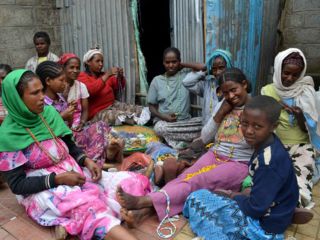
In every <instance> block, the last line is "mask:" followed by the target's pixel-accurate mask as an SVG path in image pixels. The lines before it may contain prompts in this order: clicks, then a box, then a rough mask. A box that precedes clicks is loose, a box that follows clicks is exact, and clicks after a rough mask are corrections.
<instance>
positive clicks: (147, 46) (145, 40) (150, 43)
mask: <svg viewBox="0 0 320 240" xmlns="http://www.w3.org/2000/svg"><path fill="white" fill-rule="evenodd" d="M139 27H140V29H139V31H140V44H141V50H142V52H143V55H144V57H145V61H146V65H147V70H148V72H147V81H148V83H149V84H150V82H151V81H152V79H153V78H154V77H155V76H157V75H159V74H162V73H164V71H165V70H164V67H163V65H162V54H163V51H164V50H165V49H166V48H167V47H170V45H171V40H170V9H169V0H160V1H150V0H140V1H139Z"/></svg>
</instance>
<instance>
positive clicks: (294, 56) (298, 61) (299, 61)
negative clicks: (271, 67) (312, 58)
mask: <svg viewBox="0 0 320 240" xmlns="http://www.w3.org/2000/svg"><path fill="white" fill-rule="evenodd" d="M287 64H292V65H295V66H298V67H301V68H304V62H303V58H302V57H301V56H300V54H299V53H298V52H293V53H290V54H289V55H288V56H286V58H285V59H284V60H283V62H282V66H284V65H287Z"/></svg>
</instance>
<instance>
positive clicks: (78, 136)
mask: <svg viewBox="0 0 320 240" xmlns="http://www.w3.org/2000/svg"><path fill="white" fill-rule="evenodd" d="M81 84H82V85H80V82H78V81H75V83H74V85H73V86H72V87H71V88H70V91H69V95H70V98H69V96H68V102H71V101H73V100H76V102H77V109H76V110H75V112H74V115H73V121H72V125H70V126H69V127H73V128H74V127H77V126H78V125H79V124H80V118H81V111H82V106H81V99H82V98H87V97H88V91H87V90H86V88H85V87H86V86H85V85H84V84H83V83H81ZM58 97H59V98H58V100H57V101H53V100H52V99H50V98H49V97H48V96H45V99H44V102H45V104H46V105H50V106H53V107H54V108H55V109H56V110H57V111H58V112H59V113H61V112H63V111H64V110H66V109H67V108H68V102H67V101H66V100H65V98H64V97H63V96H62V94H59V93H58ZM66 124H67V125H68V122H66ZM109 131H110V128H109V126H108V125H107V124H106V123H105V122H102V121H99V122H96V123H91V124H87V125H86V126H84V128H83V129H82V130H81V131H79V132H76V131H73V136H74V140H75V142H76V143H77V145H78V146H79V147H80V148H81V149H82V150H83V151H84V152H85V153H86V155H87V156H88V157H89V158H90V159H93V160H95V161H96V163H97V164H98V165H99V166H100V167H102V165H103V163H104V162H105V160H106V158H107V146H108V134H109Z"/></svg>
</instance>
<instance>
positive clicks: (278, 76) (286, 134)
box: [261, 48, 320, 208]
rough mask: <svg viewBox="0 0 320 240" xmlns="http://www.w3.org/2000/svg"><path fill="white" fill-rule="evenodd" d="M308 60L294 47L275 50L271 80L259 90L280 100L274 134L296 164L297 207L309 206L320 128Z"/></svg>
mask: <svg viewBox="0 0 320 240" xmlns="http://www.w3.org/2000/svg"><path fill="white" fill-rule="evenodd" d="M306 69H307V62H306V59H305V56H304V54H303V53H302V52H301V50H299V49H297V48H289V49H287V50H285V51H282V52H280V53H278V55H277V56H276V58H275V61H274V74H273V83H272V84H269V85H267V86H265V87H263V88H262V90H261V93H262V94H263V95H268V96H271V97H273V98H275V99H276V100H277V101H279V102H280V103H281V104H282V106H283V110H282V111H281V115H280V119H279V121H280V123H279V126H278V127H277V129H276V134H277V135H278V136H279V138H280V140H281V141H282V142H283V144H285V146H286V148H287V150H288V151H289V153H290V155H291V158H292V161H293V164H294V166H295V170H296V175H297V179H298V185H299V189H300V190H299V192H300V200H299V205H300V207H306V208H312V207H313V205H314V203H313V202H312V187H313V183H312V176H313V171H314V157H315V156H314V148H315V149H316V150H317V151H319V149H320V140H319V134H320V131H319V130H320V128H319V122H318V117H319V115H318V112H317V110H316V105H315V90H314V83H313V79H312V78H311V77H309V76H305V73H306Z"/></svg>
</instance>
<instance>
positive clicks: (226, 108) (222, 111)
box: [214, 100, 233, 123]
mask: <svg viewBox="0 0 320 240" xmlns="http://www.w3.org/2000/svg"><path fill="white" fill-rule="evenodd" d="M232 109H233V106H232V105H231V104H230V103H229V102H228V101H226V100H224V101H223V103H222V104H221V106H220V108H219V110H218V112H217V113H216V115H215V116H214V121H215V122H216V123H221V122H222V121H223V119H224V117H225V116H226V115H227V114H228V113H230V112H231V111H232Z"/></svg>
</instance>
